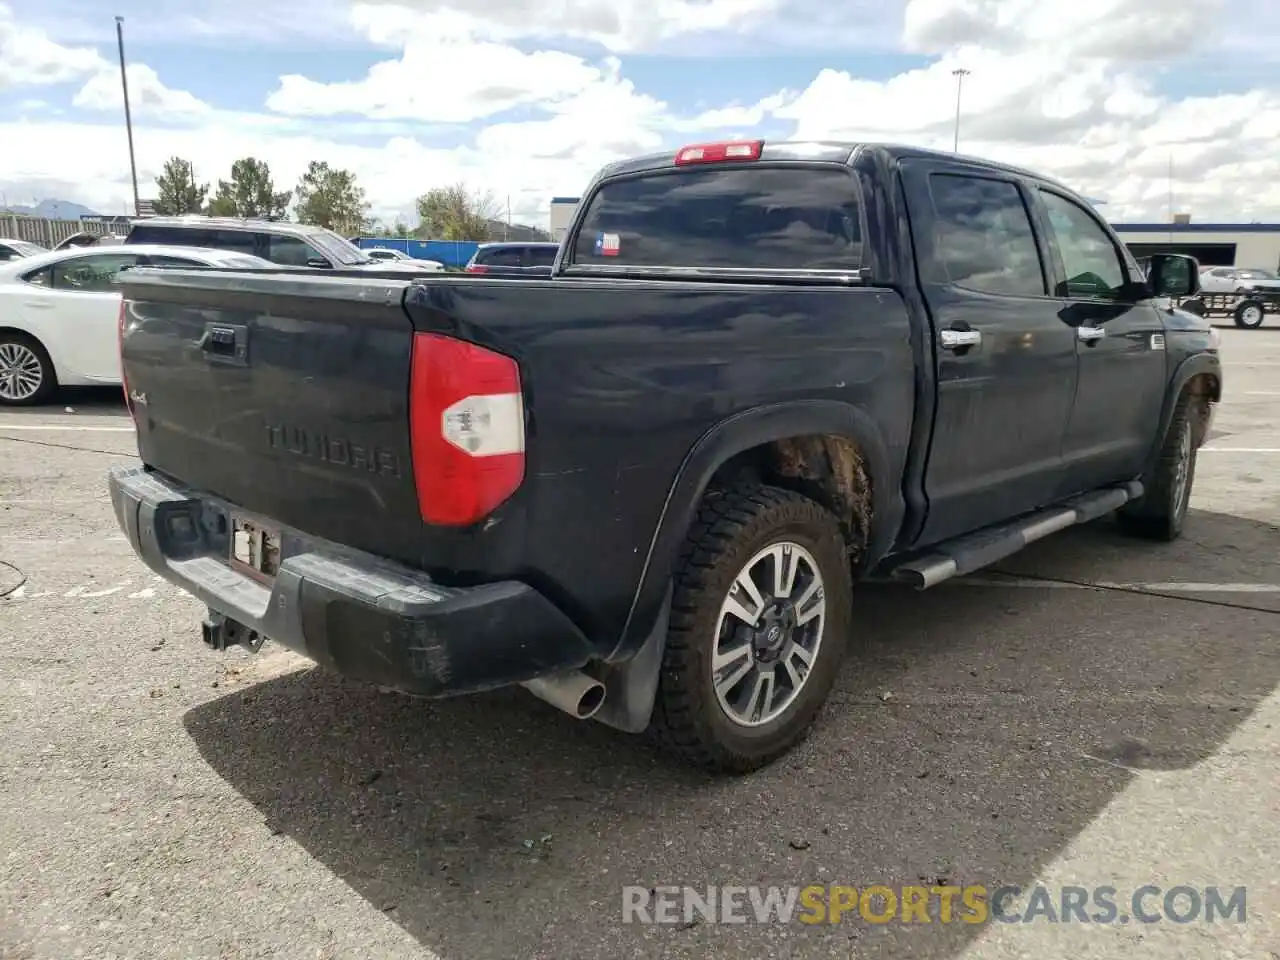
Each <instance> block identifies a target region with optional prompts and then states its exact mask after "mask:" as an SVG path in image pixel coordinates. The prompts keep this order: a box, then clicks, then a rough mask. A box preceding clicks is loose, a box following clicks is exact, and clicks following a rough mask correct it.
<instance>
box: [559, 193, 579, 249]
mask: <svg viewBox="0 0 1280 960" xmlns="http://www.w3.org/2000/svg"><path fill="white" fill-rule="evenodd" d="M581 199H582V198H581V197H552V198H551V239H552V240H554V241H555V242H556V243H560V242H561V241H562V240H564V235H565V231H567V230H568V229H569V224H570V223H572V222H573V215H574V214H575V213H577V211H578V201H579V200H581Z"/></svg>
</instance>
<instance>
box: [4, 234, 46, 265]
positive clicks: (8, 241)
mask: <svg viewBox="0 0 1280 960" xmlns="http://www.w3.org/2000/svg"><path fill="white" fill-rule="evenodd" d="M48 252H49V248H48V247H42V246H40V244H38V243H32V242H30V241H29V240H14V239H12V238H10V237H0V263H7V262H8V261H10V260H17V259H18V258H19V257H33V256H35V255H36V254H37V253H48Z"/></svg>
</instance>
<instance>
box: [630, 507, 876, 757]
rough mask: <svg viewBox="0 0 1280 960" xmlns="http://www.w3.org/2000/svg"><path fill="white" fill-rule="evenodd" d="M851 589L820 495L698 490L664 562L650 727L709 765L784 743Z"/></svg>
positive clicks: (816, 695) (809, 710)
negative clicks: (669, 568)
mask: <svg viewBox="0 0 1280 960" xmlns="http://www.w3.org/2000/svg"><path fill="white" fill-rule="evenodd" d="M852 591H853V585H852V577H851V575H850V566H849V557H848V552H847V550H846V546H845V541H844V537H843V535H842V534H841V530H840V524H839V522H838V521H837V519H836V517H835V516H834V515H833V514H832V513H831V512H830V511H828V510H826V509H825V508H824V507H822V506H821V505H820V504H818V503H816V502H814V501H813V500H810V499H809V498H807V497H804V496H801V495H800V494H798V493H793V492H792V491H789V490H784V489H781V488H778V487H771V486H765V485H760V484H750V485H745V486H740V487H735V488H733V489H731V490H729V491H714V492H712V493H709V494H708V495H707V498H706V499H705V500H704V501H703V504H702V506H701V508H700V509H699V513H698V516H697V518H696V520H695V521H694V524H693V527H692V529H691V530H690V532H689V535H688V537H687V539H686V541H685V544H684V548H683V550H682V552H681V558H680V565H679V567H678V570H677V573H676V581H675V593H674V597H673V601H672V612H671V625H670V629H669V632H668V635H667V644H666V649H665V652H664V654H663V663H662V670H661V676H660V680H659V686H658V694H657V701H656V703H655V704H654V713H653V727H654V730H655V732H656V733H658V734H659V736H660V737H661V739H662V740H663V741H664V742H665V744H666V745H667V747H668V748H670V749H672V750H673V751H674V752H675V753H677V754H678V755H680V756H681V757H683V758H684V759H686V760H687V761H690V762H692V763H693V764H695V765H697V766H700V767H703V768H705V769H709V770H714V771H718V772H726V773H746V772H749V771H751V770H756V769H759V768H760V767H763V766H765V765H767V764H768V763H770V762H772V761H773V760H775V759H777V758H778V757H780V756H781V755H783V754H784V753H786V752H788V751H789V750H791V749H792V748H793V747H795V746H796V745H797V744H798V743H800V742H801V741H802V740H803V739H804V738H805V737H806V736H807V735H808V733H809V731H810V729H811V727H812V725H813V722H814V720H815V719H816V717H817V715H818V712H819V711H820V710H821V708H822V706H823V704H824V703H825V702H826V699H827V695H828V694H829V693H830V691H831V687H832V684H834V683H835V680H836V676H837V674H838V673H839V670H840V664H841V662H842V660H843V658H844V653H845V648H846V646H847V644H848V638H849V633H850V627H851V619H852V605H853V598H852Z"/></svg>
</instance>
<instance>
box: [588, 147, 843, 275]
mask: <svg viewBox="0 0 1280 960" xmlns="http://www.w3.org/2000/svg"><path fill="white" fill-rule="evenodd" d="M861 223H862V221H861V216H860V211H859V209H858V200H857V184H856V181H855V180H854V178H853V175H852V173H851V172H850V171H848V170H845V169H814V168H803V167H790V168H787V167H773V168H770V167H752V168H749V169H744V168H727V169H705V170H683V171H681V172H679V173H673V174H662V175H657V176H647V177H639V178H634V179H630V180H618V181H615V182H613V183H607V184H605V185H604V186H603V187H601V188H600V190H599V191H597V193H596V195H595V197H593V198H592V200H591V206H590V208H589V209H588V210H587V214H586V217H585V219H584V220H583V222H582V227H581V230H580V231H579V233H578V237H577V241H576V244H575V246H574V262H575V263H578V264H594V265H605V266H608V265H617V266H634V267H695V268H721V269H735V268H736V269H747V270H769V269H773V270H851V269H856V268H857V267H859V266H861V265H862V228H861Z"/></svg>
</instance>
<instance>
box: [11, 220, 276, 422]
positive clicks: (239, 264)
mask: <svg viewBox="0 0 1280 960" xmlns="http://www.w3.org/2000/svg"><path fill="white" fill-rule="evenodd" d="M138 265H143V266H151V267H172V266H183V267H209V266H216V267H234V268H236V269H254V268H258V267H270V266H271V264H269V263H267V262H266V261H265V260H260V259H259V258H257V257H247V256H244V255H242V254H236V253H227V252H225V251H222V250H201V249H199V248H195V247H163V246H148V245H135V246H128V247H126V246H121V245H117V246H112V247H103V246H90V247H72V248H70V249H67V250H58V251H45V252H44V253H38V254H32V255H31V256H27V257H22V258H20V259H17V260H10V261H9V262H7V263H4V264H0V405H10V406H12V405H30V404H39V403H44V402H45V401H47V400H49V399H50V398H51V397H52V395H53V393H54V391H55V390H57V388H58V387H59V386H86V385H113V384H118V383H120V356H119V343H118V327H119V319H120V290H119V288H118V287H116V286H115V283H114V281H115V279H116V277H117V275H118V274H119V273H120V271H122V270H127V269H129V268H131V267H134V266H138Z"/></svg>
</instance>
